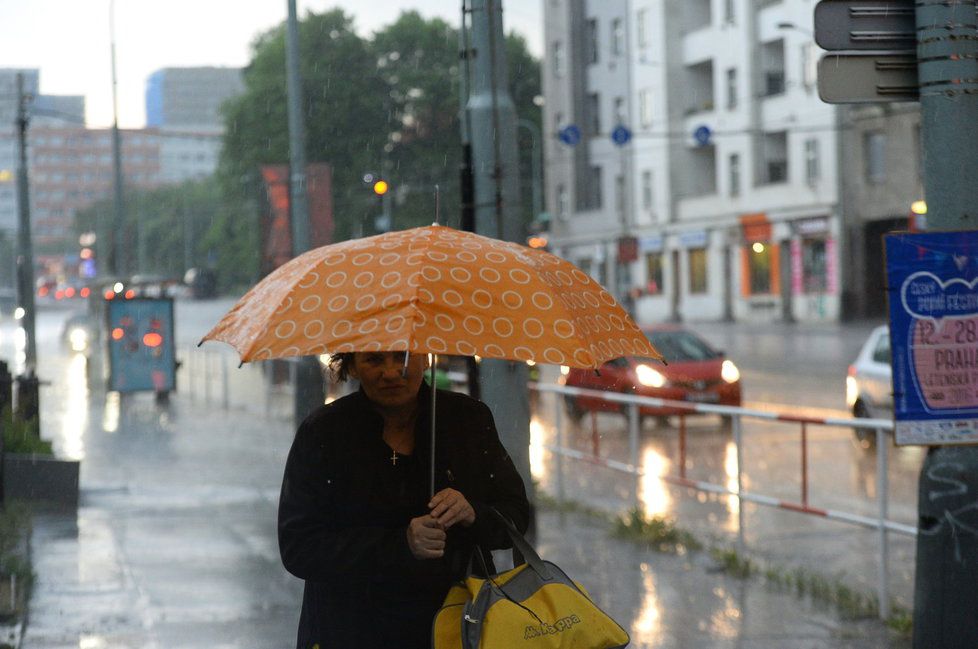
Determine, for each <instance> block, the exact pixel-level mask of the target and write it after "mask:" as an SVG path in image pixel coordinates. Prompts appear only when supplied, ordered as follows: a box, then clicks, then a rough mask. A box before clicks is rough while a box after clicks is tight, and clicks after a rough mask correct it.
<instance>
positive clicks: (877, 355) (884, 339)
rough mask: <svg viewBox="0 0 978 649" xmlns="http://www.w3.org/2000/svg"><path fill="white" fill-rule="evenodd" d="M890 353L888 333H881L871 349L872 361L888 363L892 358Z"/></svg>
mask: <svg viewBox="0 0 978 649" xmlns="http://www.w3.org/2000/svg"><path fill="white" fill-rule="evenodd" d="M890 354H891V352H890V335H889V334H883V335H882V336H880V339H879V341H877V343H876V347H875V348H874V349H873V361H875V362H877V363H886V364H887V365H889V364H890V363H891V362H892V360H893V359H892V358H891V355H890Z"/></svg>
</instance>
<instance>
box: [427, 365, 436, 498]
mask: <svg viewBox="0 0 978 649" xmlns="http://www.w3.org/2000/svg"><path fill="white" fill-rule="evenodd" d="M428 362H429V363H430V364H431V366H430V367H429V372H428V376H429V377H430V380H431V458H430V462H431V483H430V485H431V486H430V488H429V489H428V495H429V496H430V497H432V498H434V496H435V441H436V440H435V414H436V413H435V396H436V395H437V393H438V388H437V386H436V385H435V366H437V365H438V354H430V355H429V356H428Z"/></svg>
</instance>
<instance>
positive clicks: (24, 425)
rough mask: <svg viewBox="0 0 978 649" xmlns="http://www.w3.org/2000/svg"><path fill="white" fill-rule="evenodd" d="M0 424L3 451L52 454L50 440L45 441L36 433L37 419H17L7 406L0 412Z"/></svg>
mask: <svg viewBox="0 0 978 649" xmlns="http://www.w3.org/2000/svg"><path fill="white" fill-rule="evenodd" d="M0 426H2V427H3V451H4V453H36V454H38V455H54V451H52V450H51V442H46V441H44V440H43V439H41V438H40V437H38V435H37V432H36V431H37V420H35V419H31V420H30V421H23V420H21V419H17V418H15V417H14V416H13V414H12V413H11V411H10V408H9V407H7V408H4V409H3V412H2V413H0Z"/></svg>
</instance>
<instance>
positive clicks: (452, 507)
mask: <svg viewBox="0 0 978 649" xmlns="http://www.w3.org/2000/svg"><path fill="white" fill-rule="evenodd" d="M428 507H429V508H430V509H431V516H432V518H434V519H435V520H436V521H438V523H439V524H440V525H441V526H442V528H444V529H446V530H447V529H448V528H450V527H451V526H452V525H455V524H456V523H461V524H462V527H468V526H469V525H471V524H472V523H474V522H475V510H474V509H472V505H470V504H469V501H468V500H466V499H465V496H463V495H462V492H460V491H456V490H455V489H442V490H441V491H439V492H438V493H436V494H435V495H434V497H433V498H432V499H431V502H429V503H428Z"/></svg>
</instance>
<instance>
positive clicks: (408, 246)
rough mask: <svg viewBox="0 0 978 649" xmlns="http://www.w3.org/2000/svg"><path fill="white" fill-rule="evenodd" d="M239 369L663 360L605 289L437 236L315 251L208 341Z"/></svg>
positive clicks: (470, 239) (453, 234) (500, 249)
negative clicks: (387, 357) (323, 361)
mask: <svg viewBox="0 0 978 649" xmlns="http://www.w3.org/2000/svg"><path fill="white" fill-rule="evenodd" d="M206 340H221V341H224V342H226V343H228V344H230V345H231V346H232V347H234V348H235V349H236V350H238V353H239V354H240V356H241V361H242V362H248V361H254V360H266V359H270V358H282V357H288V356H305V355H318V354H323V353H339V352H349V351H411V352H414V353H430V354H450V355H459V356H482V357H484V358H499V359H510V360H519V361H535V362H538V363H551V364H559V365H568V366H573V367H582V368H598V367H600V366H601V364H602V363H604V362H605V361H608V360H610V359H613V358H618V357H621V356H647V357H653V358H659V359H661V358H662V357H661V355H660V354H659V353H658V352H657V351H656V350H655V348H653V347H652V345H651V344H650V343H649V341H648V339H647V338H646V337H645V335H644V334H643V333H642V332H641V331H640V330H639V329H638V327H637V326H635V323H634V322H632V320H631V318H629V316H628V314H627V313H625V311H624V309H622V308H621V306H619V304H618V303H617V302H616V301H615V299H614V298H613V297H612V296H611V294H609V293H608V291H606V290H605V289H604V288H602V287H601V285H600V284H598V283H597V282H595V281H594V280H593V279H592V278H591V277H590V276H588V275H587V274H585V273H584V272H582V271H581V270H580V269H578V268H577V267H575V266H574V265H572V264H570V263H569V262H567V261H564V260H563V259H560V258H559V257H556V256H554V255H551V254H550V253H547V252H543V251H541V250H534V249H531V248H527V247H525V246H522V245H518V244H515V243H508V242H504V241H498V240H496V239H490V238H487V237H483V236H480V235H477V234H472V233H470V232H462V231H458V230H453V229H451V228H447V227H444V226H439V225H432V226H428V227H422V228H414V229H411V230H403V231H398V232H389V233H387V234H381V235H378V236H374V237H367V238H364V239H356V240H353V241H344V242H342V243H337V244H332V245H328V246H324V247H322V248H317V249H315V250H311V251H309V252H307V253H305V254H302V255H300V256H299V257H296V258H295V259H292V260H291V261H289V262H288V263H286V264H284V265H283V266H281V267H280V268H278V269H277V270H275V271H274V272H272V273H271V274H269V275H268V276H267V277H265V279H263V280H262V281H261V282H259V283H258V284H257V285H255V286H254V287H253V288H252V289H251V290H250V291H248V293H247V294H245V296H244V297H242V298H241V300H240V301H239V302H238V303H237V304H236V305H235V306H234V307H233V308H232V309H231V310H230V311H229V312H228V313H227V314H226V315H225V316H224V317H223V318H222V319H221V321H220V322H219V323H218V324H217V325H216V326H215V327H214V328H213V329H212V330H211V331H210V332H209V333H208V334H207V335H206V336H204V338H203V340H202V341H201V342H204V341H206Z"/></svg>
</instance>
